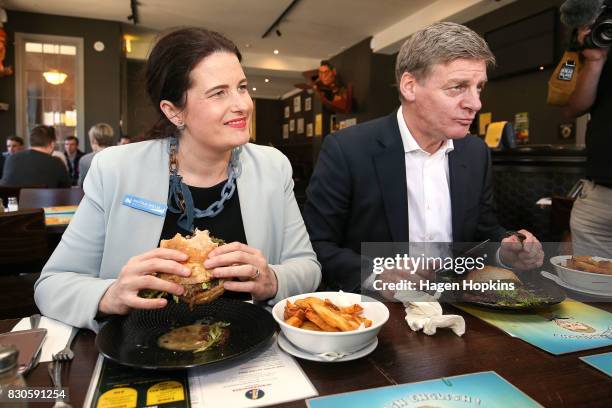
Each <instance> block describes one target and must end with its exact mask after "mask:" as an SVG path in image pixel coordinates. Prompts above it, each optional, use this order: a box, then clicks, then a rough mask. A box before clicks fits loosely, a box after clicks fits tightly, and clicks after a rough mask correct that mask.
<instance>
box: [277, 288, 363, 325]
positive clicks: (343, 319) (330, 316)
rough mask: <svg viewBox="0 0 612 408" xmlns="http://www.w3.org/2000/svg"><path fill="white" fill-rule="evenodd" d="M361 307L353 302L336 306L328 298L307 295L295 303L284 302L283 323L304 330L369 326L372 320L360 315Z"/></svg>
mask: <svg viewBox="0 0 612 408" xmlns="http://www.w3.org/2000/svg"><path fill="white" fill-rule="evenodd" d="M362 312H363V307H362V306H360V305H358V304H354V305H351V306H348V307H338V306H336V305H335V304H334V303H333V302H332V301H331V300H329V299H321V298H317V297H313V296H311V297H307V298H303V299H297V300H296V301H295V303H291V302H290V301H287V303H286V304H285V311H284V319H285V323H287V324H289V325H291V326H294V327H298V328H301V329H304V330H312V331H328V332H338V331H353V330H357V329H359V327H360V326H362V325H363V326H364V327H370V326H372V321H371V320H369V319H367V318H365V317H363V316H361V313H362Z"/></svg>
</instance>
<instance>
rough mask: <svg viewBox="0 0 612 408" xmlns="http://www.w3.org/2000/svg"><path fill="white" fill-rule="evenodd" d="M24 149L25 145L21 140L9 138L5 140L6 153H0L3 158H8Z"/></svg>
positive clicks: (19, 138)
mask: <svg viewBox="0 0 612 408" xmlns="http://www.w3.org/2000/svg"><path fill="white" fill-rule="evenodd" d="M23 149H25V143H24V141H23V138H21V137H19V136H9V137H7V138H6V152H4V153H2V155H3V156H10V155H11V154H15V153H17V152H20V151H22V150H23Z"/></svg>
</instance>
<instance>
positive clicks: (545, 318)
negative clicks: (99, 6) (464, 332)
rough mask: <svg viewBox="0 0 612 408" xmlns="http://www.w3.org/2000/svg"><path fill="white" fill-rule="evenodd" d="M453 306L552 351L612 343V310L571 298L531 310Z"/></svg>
mask: <svg viewBox="0 0 612 408" xmlns="http://www.w3.org/2000/svg"><path fill="white" fill-rule="evenodd" d="M455 306H457V307H458V308H460V309H462V310H464V311H466V312H468V313H469V314H471V315H473V316H476V317H478V318H479V319H481V320H484V321H485V322H487V323H489V324H491V325H493V326H495V327H497V328H499V329H501V330H503V331H504V332H506V333H508V334H509V335H511V336H512V337H518V338H520V339H521V340H523V341H526V342H527V343H530V344H532V345H534V346H536V347H539V348H541V349H543V350H545V351H547V352H549V353H551V354H555V355H558V354H565V353H573V352H575V351H580V350H589V349H593V348H598V347H605V346H610V345H612V313H609V312H606V311H605V310H601V309H598V308H596V307H592V306H588V305H585V304H584V303H581V302H577V301H575V300H571V299H566V300H564V301H563V302H561V303H559V304H558V305H554V306H551V307H549V308H546V309H542V310H538V311H535V312H533V313H522V312H521V313H508V312H494V311H491V310H483V309H480V308H476V307H471V306H466V305H455Z"/></svg>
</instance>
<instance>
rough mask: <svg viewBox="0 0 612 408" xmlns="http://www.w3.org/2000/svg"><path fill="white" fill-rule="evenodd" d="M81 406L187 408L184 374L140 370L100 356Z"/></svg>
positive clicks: (187, 386)
mask: <svg viewBox="0 0 612 408" xmlns="http://www.w3.org/2000/svg"><path fill="white" fill-rule="evenodd" d="M83 406H85V407H100V408H102V407H103V408H114V407H117V408H118V407H144V406H163V407H164V408H188V407H189V406H190V405H189V381H188V378H187V371H186V370H177V371H154V370H140V369H135V368H130V367H125V366H122V365H119V364H117V363H114V362H112V361H110V360H108V359H105V358H103V357H102V356H99V357H98V361H97V363H96V367H95V369H94V374H93V378H92V381H91V383H90V386H89V390H88V392H87V396H86V397H85V404H83Z"/></svg>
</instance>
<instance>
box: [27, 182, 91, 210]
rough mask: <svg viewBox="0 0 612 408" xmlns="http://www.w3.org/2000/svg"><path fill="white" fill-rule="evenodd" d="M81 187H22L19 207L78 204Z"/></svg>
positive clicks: (81, 191) (81, 196)
mask: <svg viewBox="0 0 612 408" xmlns="http://www.w3.org/2000/svg"><path fill="white" fill-rule="evenodd" d="M83 195H84V193H83V189H82V188H78V187H75V188H22V189H21V192H20V193H19V209H29V208H43V207H53V206H58V205H78V204H79V203H80V202H81V199H82V198H83Z"/></svg>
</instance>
